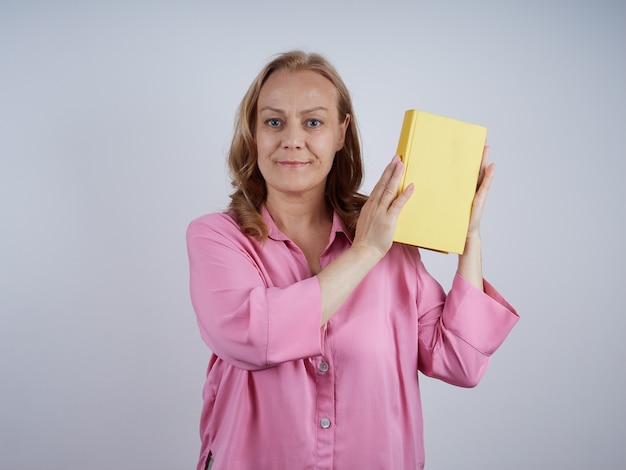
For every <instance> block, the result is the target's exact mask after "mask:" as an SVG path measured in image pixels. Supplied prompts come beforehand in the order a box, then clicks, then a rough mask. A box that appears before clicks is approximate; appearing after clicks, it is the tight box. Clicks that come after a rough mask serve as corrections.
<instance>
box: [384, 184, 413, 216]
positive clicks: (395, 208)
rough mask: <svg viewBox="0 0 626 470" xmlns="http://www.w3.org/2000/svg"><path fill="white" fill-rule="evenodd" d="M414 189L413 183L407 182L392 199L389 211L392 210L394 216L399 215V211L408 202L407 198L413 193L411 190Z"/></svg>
mask: <svg viewBox="0 0 626 470" xmlns="http://www.w3.org/2000/svg"><path fill="white" fill-rule="evenodd" d="M414 190H415V185H414V184H413V183H411V184H409V185H408V186H407V187H406V188H405V189H404V191H402V193H400V195H399V196H398V197H397V198H395V199H394V201H393V202H392V203H391V206H389V211H390V212H392V213H393V214H394V215H395V216H398V215H400V211H401V210H402V208H403V207H404V206H405V205H406V203H407V202H409V199H410V198H411V196H412V195H413V191H414Z"/></svg>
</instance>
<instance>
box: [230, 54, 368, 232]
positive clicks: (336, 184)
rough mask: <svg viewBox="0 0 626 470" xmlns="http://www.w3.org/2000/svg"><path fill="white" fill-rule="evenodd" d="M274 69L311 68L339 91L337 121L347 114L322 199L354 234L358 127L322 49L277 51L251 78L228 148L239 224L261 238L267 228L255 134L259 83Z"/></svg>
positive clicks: (359, 202)
mask: <svg viewBox="0 0 626 470" xmlns="http://www.w3.org/2000/svg"><path fill="white" fill-rule="evenodd" d="M277 70H281V71H287V72H296V71H302V70H307V71H312V72H315V73H318V74H320V75H321V76H323V77H325V78H327V79H328V80H330V82H331V83H332V84H333V86H334V87H335V89H336V92H337V111H338V113H339V121H340V122H342V121H343V120H344V119H345V117H346V116H347V115H349V116H350V120H349V124H348V128H347V129H346V136H345V142H344V145H343V148H342V149H341V150H339V151H338V152H337V153H336V154H335V159H334V161H333V165H332V168H331V170H330V173H329V174H328V177H327V179H326V202H327V204H328V205H329V206H330V207H331V208H332V209H333V210H334V211H335V212H336V213H337V214H338V215H339V217H341V219H342V220H343V221H344V223H345V224H346V225H347V227H348V229H349V230H350V232H351V234H352V235H354V230H355V228H356V222H357V220H358V217H359V213H360V211H361V207H362V206H363V204H364V203H365V201H366V200H367V198H366V196H364V195H362V194H360V193H358V189H359V188H360V186H361V183H362V181H363V160H362V156H361V144H360V140H359V134H358V128H357V124H356V119H355V116H354V110H353V107H352V100H351V98H350V93H349V92H348V89H347V87H346V85H345V84H344V82H343V80H342V79H341V77H340V76H339V74H338V73H337V71H336V70H335V68H334V67H333V66H332V65H331V64H330V63H329V62H328V60H327V59H325V58H324V57H323V56H321V55H320V54H315V53H311V54H307V53H305V52H303V51H298V50H296V51H291V52H286V53H283V54H280V55H278V56H277V57H276V58H275V59H274V60H272V61H271V62H269V63H268V64H267V65H266V66H265V67H264V68H263V70H261V72H260V73H259V75H257V77H256V78H255V79H254V81H253V82H252V84H251V85H250V88H249V89H248V91H247V93H246V94H245V96H244V97H243V100H242V101H241V104H240V105H239V111H238V114H237V118H236V121H235V132H234V136H233V140H232V143H231V146H230V151H229V153H228V165H229V169H230V174H231V177H232V186H233V187H234V188H235V191H234V192H233V193H232V194H231V195H230V199H231V201H230V204H229V207H228V208H229V210H231V211H233V212H234V213H235V215H236V218H237V223H238V224H239V226H240V228H241V230H242V231H243V232H244V233H246V234H247V235H249V236H252V237H255V238H257V239H259V240H265V239H266V238H267V235H268V230H267V226H266V224H265V222H264V221H263V218H262V217H261V211H260V210H261V206H262V204H263V203H264V202H265V199H266V197H267V188H266V185H265V180H264V178H263V176H262V175H261V172H260V171H259V167H258V165H257V150H256V142H255V138H254V130H255V127H256V113H257V102H258V99H259V93H260V91H261V87H262V86H263V84H264V83H265V81H266V80H267V78H268V77H269V76H270V75H271V74H272V73H274V72H275V71H277Z"/></svg>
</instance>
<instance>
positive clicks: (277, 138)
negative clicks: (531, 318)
mask: <svg viewBox="0 0 626 470" xmlns="http://www.w3.org/2000/svg"><path fill="white" fill-rule="evenodd" d="M486 159H487V152H486V151H485V154H484V157H483V160H484V162H483V168H482V170H481V178H480V179H481V182H480V185H479V189H478V190H477V193H476V196H475V199H474V206H473V210H472V216H471V221H470V226H469V230H468V234H467V242H466V249H465V252H464V254H463V255H460V256H459V265H458V273H457V274H456V276H455V279H454V281H453V285H452V288H451V290H450V292H449V293H448V295H446V294H445V293H444V292H443V291H442V289H441V287H440V285H439V284H438V283H437V282H436V281H435V280H434V279H433V278H432V277H431V276H430V275H429V274H428V273H427V272H426V270H425V268H424V266H423V265H422V263H421V261H420V254H419V251H418V249H417V248H415V247H411V246H406V245H401V244H394V243H392V237H393V232H394V228H395V225H396V220H397V217H398V214H399V212H400V210H401V209H402V207H403V205H404V204H405V203H406V201H407V200H408V198H409V197H410V196H411V193H412V190H413V188H412V186H409V187H408V188H407V189H406V190H405V191H403V192H402V193H401V194H399V195H398V189H399V186H400V183H401V178H402V174H403V165H402V163H401V161H400V159H399V158H398V157H397V156H395V157H394V158H393V159H392V161H391V162H390V163H389V165H388V166H387V167H386V169H385V170H384V172H383V174H382V176H381V178H380V180H379V181H378V183H377V184H376V186H375V187H374V189H373V190H372V193H371V195H370V196H369V198H366V197H364V196H362V195H360V194H358V192H357V191H358V188H359V186H360V184H361V180H362V160H361V153H360V145H359V139H358V133H357V127H356V121H355V117H354V112H353V109H352V104H351V99H350V95H349V93H348V91H347V89H346V87H345V85H344V83H343V81H342V80H341V78H340V77H339V75H338V74H337V72H336V71H335V70H334V69H333V67H332V66H331V65H330V64H329V63H328V62H327V61H326V60H325V59H324V58H322V57H321V56H319V55H316V54H305V53H303V52H300V51H294V52H290V53H286V54H282V55H280V56H278V57H277V58H276V59H275V60H273V61H272V62H270V63H269V64H268V65H267V66H266V67H265V68H264V69H263V70H262V71H261V73H260V74H259V75H258V76H257V78H256V79H255V81H254V82H253V83H252V85H251V87H250V89H249V90H248V92H247V94H246V95H245V97H244V99H243V101H242V103H241V106H240V109H239V115H238V120H237V124H236V130H235V135H234V138H233V141H232V145H231V149H230V153H229V164H230V170H231V173H232V178H233V186H234V188H235V191H234V193H233V194H232V196H231V204H230V207H229V210H228V211H227V212H226V213H219V214H209V215H205V216H203V217H200V218H198V219H196V220H194V221H193V222H192V223H191V224H190V226H189V228H188V232H187V243H188V250H189V260H190V283H191V298H192V302H193V306H194V309H195V312H196V314H197V318H198V324H199V327H200V331H201V335H202V338H203V339H204V341H205V342H206V343H207V345H208V346H209V348H210V349H211V351H212V353H213V355H212V357H211V360H210V364H209V368H208V374H207V380H206V385H205V388H204V394H203V396H204V407H203V410H202V417H201V437H202V450H201V456H200V462H199V464H198V469H204V468H208V466H209V462H211V464H212V466H213V470H221V469H229V470H235V469H246V470H248V469H252V468H254V469H281V470H282V469H285V470H294V469H333V468H335V469H340V470H344V469H345V470H350V469H357V468H358V469H416V468H423V466H424V446H423V435H422V413H421V402H420V396H419V383H418V374H417V371H418V370H419V371H421V372H422V373H424V374H426V375H428V376H431V377H437V378H439V379H442V380H444V381H446V382H449V383H451V384H455V385H459V386H465V387H471V386H474V385H476V384H477V383H478V381H479V380H480V378H481V377H482V375H483V374H484V372H485V369H486V367H487V364H488V361H489V356H490V355H491V354H492V353H493V352H494V350H495V349H496V348H497V347H498V346H499V345H500V343H501V342H502V341H503V340H504V338H505V337H506V335H507V334H508V332H509V331H510V329H511V328H512V327H513V325H514V324H515V322H516V321H517V314H516V313H515V311H514V309H513V308H512V307H511V306H510V305H509V304H508V303H507V302H506V301H505V300H504V299H503V298H502V297H501V296H500V295H499V294H498V293H497V291H496V290H495V289H494V288H493V287H492V286H491V285H490V284H489V283H487V282H486V281H484V280H483V278H482V270H481V241H480V235H479V224H480V217H481V213H482V208H483V204H484V201H485V197H486V195H487V191H488V189H489V184H490V182H491V179H492V177H493V165H487V164H486Z"/></svg>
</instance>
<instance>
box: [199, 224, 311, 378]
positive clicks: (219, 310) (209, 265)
mask: <svg viewBox="0 0 626 470" xmlns="http://www.w3.org/2000/svg"><path fill="white" fill-rule="evenodd" d="M269 242H270V241H268V243H269ZM187 250H188V254H189V269H190V271H189V276H190V278H189V282H190V294H191V301H192V304H193V308H194V311H195V313H196V317H197V321H198V327H199V329H200V334H201V336H202V339H203V340H204V341H205V343H206V344H207V345H208V346H209V348H210V349H211V351H212V352H214V353H215V354H217V355H218V356H219V357H220V358H222V359H223V360H225V361H227V362H229V363H230V364H232V365H235V366H237V367H239V368H242V369H247V370H256V369H263V368H267V367H271V366H273V365H276V364H279V363H281V362H286V361H290V360H296V359H300V358H303V357H309V356H315V355H319V354H321V341H320V331H319V318H320V310H321V301H320V292H319V286H318V283H317V281H316V280H315V279H314V278H309V279H303V280H300V279H301V278H300V277H298V276H297V275H296V274H294V272H293V271H292V270H290V269H283V266H284V263H283V262H282V261H280V260H274V259H272V257H273V256H275V255H277V253H276V251H273V252H271V253H269V255H267V256H266V258H268V259H269V261H268V259H265V260H264V259H262V258H261V257H260V253H262V252H263V250H261V249H260V246H259V243H258V242H256V241H255V240H252V239H250V238H248V237H247V236H245V235H243V234H242V233H241V231H240V230H239V227H238V226H237V225H236V224H235V222H234V221H233V220H232V219H230V218H229V217H228V216H225V215H224V214H211V215H210V216H205V217H202V218H200V219H198V220H194V221H193V222H191V224H190V225H189V227H188V229H187ZM281 255H282V252H278V256H281ZM267 262H277V263H278V264H279V265H280V268H275V270H276V269H280V273H279V274H278V275H277V276H276V278H275V279H272V274H270V273H269V272H268V269H269V268H268V266H267V265H266V263H267Z"/></svg>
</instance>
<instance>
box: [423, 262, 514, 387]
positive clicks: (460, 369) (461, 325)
mask: <svg viewBox="0 0 626 470" xmlns="http://www.w3.org/2000/svg"><path fill="white" fill-rule="evenodd" d="M419 271H420V272H419V274H418V281H419V283H420V288H419V290H418V292H419V293H420V294H419V296H418V319H419V320H418V322H419V324H418V328H420V334H419V338H420V339H419V350H418V362H419V369H420V370H421V371H422V372H423V373H424V374H426V375H428V376H430V377H435V378H438V379H441V380H444V381H445V382H448V383H451V384H454V385H458V386H462V387H474V386H476V385H477V384H478V382H479V381H480V379H481V378H482V377H483V375H484V373H485V371H486V369H487V366H488V364H489V358H490V356H491V355H492V354H493V353H494V352H495V350H496V349H497V348H498V347H499V346H500V345H501V344H502V342H503V341H504V339H505V338H506V337H507V335H508V334H509V332H510V331H511V329H512V328H513V326H514V325H515V323H517V320H518V319H519V317H518V315H517V312H516V311H515V310H514V309H513V307H512V306H511V305H510V304H509V303H508V302H506V301H505V300H504V298H503V297H502V296H501V295H500V294H499V293H498V292H497V291H496V289H495V288H494V287H493V286H492V285H491V284H489V283H488V282H487V281H484V292H483V291H481V290H479V289H477V288H476V287H475V286H474V285H473V284H471V283H470V282H468V281H467V280H466V279H464V278H463V277H462V276H461V275H459V274H456V275H455V278H454V280H453V283H452V287H451V289H450V292H449V293H448V295H447V296H446V295H445V294H444V292H443V290H442V289H441V287H440V286H439V285H438V284H437V283H436V281H435V280H434V279H432V278H431V277H430V275H429V274H428V273H426V271H425V269H424V268H423V266H420V268H419Z"/></svg>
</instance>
